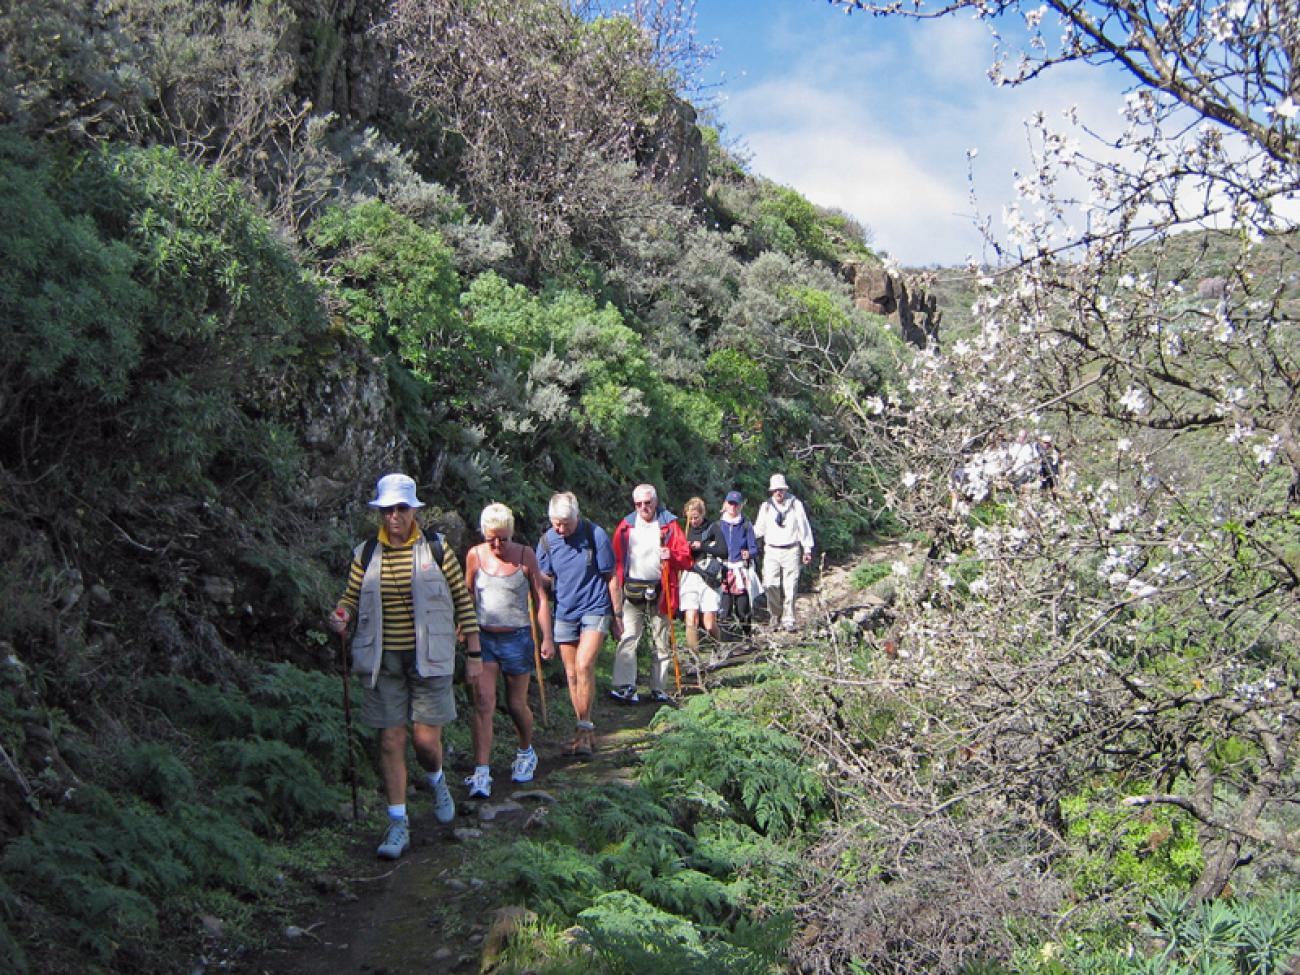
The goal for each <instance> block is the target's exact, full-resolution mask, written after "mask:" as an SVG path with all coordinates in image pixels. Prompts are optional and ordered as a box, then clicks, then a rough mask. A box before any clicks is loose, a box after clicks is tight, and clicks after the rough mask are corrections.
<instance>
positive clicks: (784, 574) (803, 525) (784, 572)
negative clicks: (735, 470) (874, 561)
mask: <svg viewBox="0 0 1300 975" xmlns="http://www.w3.org/2000/svg"><path fill="white" fill-rule="evenodd" d="M767 491H768V499H767V500H766V501H764V502H763V503H762V504H761V505H759V507H758V517H757V518H755V519H754V535H755V536H757V537H758V538H760V539H762V540H763V588H764V590H766V591H767V611H768V614H769V615H770V617H771V620H772V626H773V628H776V627H777V626H778V625H779V626H780V627H781V629H783V630H785V631H786V632H787V633H793V632H794V630H795V621H794V597H795V594H796V593H797V592H798V589H799V568H800V565H801V564H802V565H807V564H808V563H810V562H811V561H812V551H813V533H812V526H811V525H810V524H809V523H808V513H807V512H806V511H804V507H803V502H802V501H800V500H799V499H798V498H796V497H795V496H794V495H793V494H791V493H790V485H789V484H787V483H786V481H785V476H784V475H783V474H773V475H772V478H771V480H770V481H769V482H768V485H767ZM783 593H784V596H785V601H784V603H783V602H782V600H781V596H782V594H783ZM778 612H779V613H780V618H779V623H778V616H777V614H778Z"/></svg>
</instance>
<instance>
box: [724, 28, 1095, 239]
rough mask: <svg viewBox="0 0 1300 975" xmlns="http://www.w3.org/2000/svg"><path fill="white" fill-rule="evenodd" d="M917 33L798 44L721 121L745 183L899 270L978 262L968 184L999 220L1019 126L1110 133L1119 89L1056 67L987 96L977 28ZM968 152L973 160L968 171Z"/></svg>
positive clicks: (1021, 144) (1017, 155)
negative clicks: (842, 228) (804, 205)
mask: <svg viewBox="0 0 1300 975" xmlns="http://www.w3.org/2000/svg"><path fill="white" fill-rule="evenodd" d="M920 26H923V27H924V28H926V29H925V30H920V29H918V28H917V25H913V29H911V30H909V31H907V32H906V33H902V34H894V35H891V34H887V33H885V34H878V35H876V34H873V35H872V36H867V35H866V33H865V32H864V33H863V34H861V35H855V36H850V37H849V38H848V39H847V40H845V39H842V38H837V39H836V41H835V42H833V43H831V44H830V45H822V46H820V47H818V46H817V45H815V44H805V45H803V46H802V47H801V48H800V50H801V51H802V53H801V54H800V55H799V56H798V57H792V56H787V57H783V58H782V59H781V60H780V63H779V64H774V65H769V68H768V71H767V72H766V74H765V80H764V81H762V82H760V83H756V84H754V85H751V86H748V87H741V88H734V87H733V88H732V89H731V92H730V96H729V97H728V98H727V99H726V100H725V102H724V103H723V106H722V115H723V117H724V118H725V119H726V121H727V124H728V126H729V128H730V130H731V131H732V132H733V133H736V134H738V135H739V136H740V138H741V139H742V140H743V142H744V144H745V145H746V146H747V148H748V149H749V150H750V152H751V154H752V168H753V170H754V171H755V172H757V173H759V174H762V175H764V176H767V177H768V178H770V179H774V180H776V181H777V182H781V183H785V184H788V185H790V186H793V187H794V188H795V189H797V190H799V191H800V192H801V193H803V194H804V195H805V196H807V197H808V198H809V199H810V200H812V201H813V202H815V203H818V204H820V205H823V206H834V207H839V208H841V209H843V210H846V211H847V212H849V213H851V214H853V216H855V217H856V218H857V219H858V220H860V221H861V222H862V223H864V224H865V225H867V226H868V227H870V228H871V229H872V230H873V231H874V233H875V245H876V247H877V248H878V249H881V250H886V251H888V252H890V254H892V255H893V256H894V257H896V258H897V259H898V260H900V261H901V262H902V263H904V264H929V263H941V264H957V263H960V262H962V261H964V260H965V259H966V257H967V256H968V255H971V254H974V255H976V256H980V255H981V254H982V252H983V246H982V245H983V242H982V240H981V238H980V236H979V233H978V231H977V229H976V226H975V216H974V206H973V205H972V203H971V201H970V198H969V197H970V186H969V182H968V172H973V175H974V179H975V189H976V191H977V197H978V206H979V208H980V210H981V211H982V212H984V213H994V214H996V213H1000V212H1001V209H1002V206H1003V204H1004V203H1006V202H1009V201H1010V200H1011V199H1012V196H1013V190H1012V183H1013V176H1012V173H1013V171H1015V170H1019V171H1022V172H1023V171H1024V170H1026V169H1027V167H1028V165H1029V162H1030V157H1029V151H1028V142H1027V138H1026V134H1025V128H1024V120H1025V119H1026V118H1028V117H1029V116H1030V115H1031V114H1032V113H1033V112H1034V111H1035V110H1037V109H1042V110H1043V111H1044V112H1045V113H1046V114H1047V116H1048V117H1049V119H1061V125H1062V127H1063V126H1064V125H1065V123H1064V120H1063V119H1062V113H1063V112H1064V110H1065V109H1066V108H1068V107H1069V106H1071V105H1077V106H1079V116H1080V118H1081V119H1083V120H1084V121H1087V122H1089V123H1090V124H1091V125H1092V126H1093V127H1094V128H1099V129H1104V128H1108V127H1109V128H1113V127H1114V123H1115V121H1116V118H1117V117H1116V114H1115V106H1116V104H1117V100H1118V90H1119V86H1118V85H1117V84H1116V83H1115V79H1114V78H1111V77H1106V76H1105V75H1103V74H1101V73H1099V72H1097V71H1096V70H1095V69H1083V68H1080V69H1072V68H1070V67H1064V68H1058V69H1057V70H1056V72H1055V73H1054V74H1053V78H1052V81H1053V84H1051V85H1044V84H1037V85H1035V84H1030V85H1028V86H1026V87H1024V88H1019V89H1007V88H996V87H994V86H993V85H992V84H991V83H990V82H989V81H988V80H987V77H986V73H985V72H986V68H987V65H988V63H989V60H990V59H991V50H992V44H991V41H990V38H989V35H988V33H987V31H986V29H985V28H984V26H983V25H982V24H979V23H975V22H972V21H961V20H947V21H940V22H938V23H934V24H925V25H920ZM864 47H865V49H866V51H867V53H866V54H865V55H861V56H859V58H858V60H857V62H856V64H855V62H854V61H853V52H854V51H855V50H856V49H860V48H864ZM786 50H787V52H789V51H790V48H787V49H786ZM864 60H866V61H869V65H864V64H863V61H864ZM972 148H977V149H978V150H979V154H978V158H977V159H976V160H975V161H974V162H973V163H968V159H967V150H969V149H972ZM968 166H971V167H972V168H971V169H970V170H968ZM995 230H996V228H995Z"/></svg>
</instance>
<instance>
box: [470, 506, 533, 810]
mask: <svg viewBox="0 0 1300 975" xmlns="http://www.w3.org/2000/svg"><path fill="white" fill-rule="evenodd" d="M478 523H479V531H480V532H482V534H483V543H482V544H481V545H476V546H474V547H473V548H472V549H470V550H469V554H468V555H467V556H466V557H465V584H466V586H468V588H469V591H470V592H471V593H473V594H474V607H475V610H476V613H477V615H478V628H479V635H478V642H479V646H481V647H482V648H483V666H482V669H481V671H480V673H479V678H478V680H477V681H475V682H474V683H473V685H472V686H473V690H474V719H473V721H472V722H471V724H470V729H471V731H472V732H473V739H474V773H473V774H472V775H470V776H469V777H468V778H467V779H465V784H466V785H467V786H469V797H470V798H471V799H486V798H488V797H489V796H490V795H492V771H491V768H490V767H489V764H488V762H489V757H490V755H491V754H492V718H493V716H494V715H495V714H496V709H497V675H498V674H504V675H505V681H506V707H507V708H508V709H509V711H510V717H511V719H512V720H513V721H514V723H515V731H516V732H517V733H518V735H519V746H518V748H517V749H516V750H515V758H514V762H513V763H512V764H511V766H510V779H511V781H513V782H531V781H532V780H533V773H534V772H535V771H537V752H536V751H534V749H533V712H532V710H531V709H530V708H529V707H528V685H529V683H530V682H531V681H532V676H533V655H534V653H540V654H541V656H542V659H544V660H550V659H551V658H552V657H554V656H555V642H554V640H553V639H552V635H551V604H550V601H549V600H548V599H547V598H546V583H545V581H544V579H543V578H542V573H541V570H540V569H539V568H538V565H537V556H536V555H535V554H534V552H533V550H532V549H531V548H529V547H528V546H527V545H521V544H520V543H519V542H516V541H513V540H512V539H513V537H514V534H515V516H514V513H513V512H512V511H511V510H510V509H509V508H507V507H506V506H505V505H504V504H498V503H493V504H490V505H488V506H487V507H486V508H484V509H483V512H482V514H480V515H479V521H478ZM530 596H531V597H532V600H531V606H530V602H529V597H530ZM533 607H535V609H534V608H533ZM534 614H535V615H534ZM534 622H536V623H537V624H538V625H539V626H540V630H541V641H542V645H541V646H540V647H537V646H536V644H535V643H534V630H533V623H534Z"/></svg>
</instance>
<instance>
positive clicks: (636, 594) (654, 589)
mask: <svg viewBox="0 0 1300 975" xmlns="http://www.w3.org/2000/svg"><path fill="white" fill-rule="evenodd" d="M623 595H624V596H625V597H626V598H628V599H631V600H632V601H634V602H638V603H657V602H659V580H658V579H654V580H650V579H628V580H627V581H626V582H624V583H623Z"/></svg>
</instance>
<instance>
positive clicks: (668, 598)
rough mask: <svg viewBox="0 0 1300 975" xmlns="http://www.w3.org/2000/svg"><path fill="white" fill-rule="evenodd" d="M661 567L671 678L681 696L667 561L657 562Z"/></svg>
mask: <svg viewBox="0 0 1300 975" xmlns="http://www.w3.org/2000/svg"><path fill="white" fill-rule="evenodd" d="M659 564H660V565H661V566H662V567H663V571H662V573H661V579H662V584H663V587H664V602H666V603H667V604H668V646H669V647H671V648H672V651H673V679H674V680H675V681H676V682H677V696H678V697H681V696H682V665H681V664H680V663H679V662H678V660H677V627H676V626H674V625H673V617H674V616H675V615H676V614H675V613H674V611H673V591H672V589H671V588H669V586H668V572H669V569H668V562H667V560H665V561H663V562H660V563H659Z"/></svg>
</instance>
